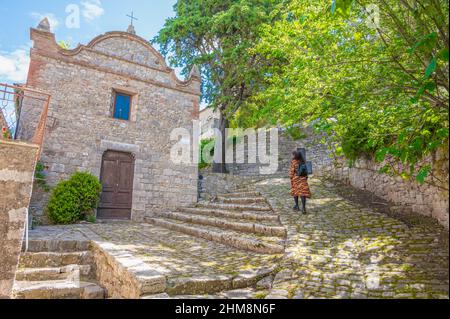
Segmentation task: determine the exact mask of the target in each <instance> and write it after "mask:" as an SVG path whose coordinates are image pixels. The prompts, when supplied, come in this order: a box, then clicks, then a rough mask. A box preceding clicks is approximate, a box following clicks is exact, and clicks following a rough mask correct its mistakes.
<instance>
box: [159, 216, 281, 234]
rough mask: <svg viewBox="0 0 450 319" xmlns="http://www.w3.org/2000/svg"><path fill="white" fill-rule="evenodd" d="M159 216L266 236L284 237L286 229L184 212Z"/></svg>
mask: <svg viewBox="0 0 450 319" xmlns="http://www.w3.org/2000/svg"><path fill="white" fill-rule="evenodd" d="M158 215H159V217H163V218H165V219H169V220H178V221H182V222H186V223H191V224H197V225H204V226H213V227H217V228H221V229H224V230H235V231H242V232H246V233H254V234H260V235H267V236H277V237H282V238H285V237H286V234H287V233H286V229H285V228H284V227H282V226H273V225H262V224H256V223H247V222H236V221H230V220H227V219H224V218H217V217H206V216H198V215H193V214H185V213H174V212H167V213H160V214H158Z"/></svg>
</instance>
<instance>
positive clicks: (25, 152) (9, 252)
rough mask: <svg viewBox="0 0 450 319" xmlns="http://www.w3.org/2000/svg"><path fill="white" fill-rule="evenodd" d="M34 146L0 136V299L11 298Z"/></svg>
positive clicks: (21, 237) (36, 148)
mask: <svg viewBox="0 0 450 319" xmlns="http://www.w3.org/2000/svg"><path fill="white" fill-rule="evenodd" d="M38 150H39V147H38V146H37V145H31V144H25V143H17V142H11V141H6V140H2V139H0V299H5V298H6V299H8V298H11V292H12V287H13V284H14V279H15V274H16V270H17V266H18V263H19V257H20V252H21V249H22V242H23V237H24V233H25V224H26V223H25V221H26V217H27V209H28V205H29V203H30V197H31V189H32V185H33V175H34V168H35V165H36V156H37V153H38Z"/></svg>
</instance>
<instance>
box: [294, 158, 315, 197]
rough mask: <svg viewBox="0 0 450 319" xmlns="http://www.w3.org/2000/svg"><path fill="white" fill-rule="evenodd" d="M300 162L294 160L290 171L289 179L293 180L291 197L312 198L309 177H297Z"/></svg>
mask: <svg viewBox="0 0 450 319" xmlns="http://www.w3.org/2000/svg"><path fill="white" fill-rule="evenodd" d="M299 163H300V161H298V160H292V162H291V167H290V169H289V178H290V179H291V195H292V196H294V197H295V196H299V197H303V196H304V197H307V198H311V191H310V190H309V185H308V177H303V176H297V168H298V164H299Z"/></svg>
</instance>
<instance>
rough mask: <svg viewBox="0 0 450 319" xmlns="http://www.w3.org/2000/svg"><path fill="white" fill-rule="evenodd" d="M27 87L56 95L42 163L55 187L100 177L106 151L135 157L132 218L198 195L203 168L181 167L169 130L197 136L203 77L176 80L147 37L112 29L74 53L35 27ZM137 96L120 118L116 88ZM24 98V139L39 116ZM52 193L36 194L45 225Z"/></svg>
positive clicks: (37, 211)
mask: <svg viewBox="0 0 450 319" xmlns="http://www.w3.org/2000/svg"><path fill="white" fill-rule="evenodd" d="M31 38H32V40H33V43H34V46H33V48H32V50H31V62H30V71H29V74H28V81H27V86H29V87H31V88H36V89H39V90H42V91H45V92H48V93H49V94H51V96H52V99H51V103H50V106H49V116H48V121H47V127H46V132H45V141H44V147H43V153H42V157H41V162H42V163H43V164H44V166H45V168H46V170H45V174H46V179H47V183H48V184H49V186H51V187H52V186H55V185H56V184H57V183H58V182H60V181H61V180H64V179H67V178H69V177H70V175H71V174H73V173H74V172H76V171H88V172H90V173H92V174H93V175H95V176H97V177H99V178H100V172H101V165H102V157H103V154H104V153H105V152H106V151H109V150H110V151H119V152H128V153H131V154H132V155H134V157H135V172H134V182H133V184H134V186H133V198H132V203H133V204H132V219H133V220H136V221H141V220H143V218H144V217H145V216H146V215H148V214H152V213H154V212H158V211H161V210H165V209H168V208H174V207H172V206H184V205H186V206H188V205H191V204H192V203H193V202H195V201H196V200H197V182H198V168H197V165H195V164H186V165H175V164H174V163H172V161H171V160H170V150H171V148H172V146H173V145H174V144H175V143H176V141H171V139H170V137H171V136H170V135H171V132H172V130H173V129H175V128H185V129H187V130H188V131H189V132H190V133H191V135H192V131H193V123H192V120H194V119H198V111H199V96H200V81H201V80H200V77H199V75H198V74H195V73H192V74H191V75H190V78H189V79H188V80H187V81H181V80H178V79H177V78H176V76H175V74H174V71H173V70H172V69H170V68H168V67H167V65H166V64H165V61H164V59H163V58H162V56H161V55H160V54H159V53H158V52H157V51H156V50H155V49H153V48H152V47H151V46H150V44H149V43H148V41H146V40H144V39H142V38H140V37H138V36H136V35H133V34H129V33H125V32H109V33H106V34H104V35H101V36H99V37H97V38H95V39H94V40H92V41H91V42H90V43H89V44H88V45H86V46H84V45H82V46H79V47H78V48H76V49H74V50H64V49H61V48H60V47H59V46H58V45H57V44H56V41H55V36H54V34H52V33H50V32H48V31H46V30H41V29H32V30H31ZM115 91H118V92H124V93H128V94H130V95H132V96H133V98H132V106H131V116H130V121H122V120H117V119H114V118H113V116H112V114H113V108H114V105H113V104H114V103H113V102H114V101H113V100H114V99H113V96H114V92H115ZM27 109H32V106H31V105H27V103H26V101H24V105H23V106H22V113H24V111H25V114H23V116H21V121H20V123H19V138H22V135H24V136H25V135H27V134H28V133H27V132H28V131H29V130H28V129H27V127H33V125H32V124H33V120H37V119H38V118H37V117H36V115H35V114H34V113H31V112H33V111H30V112H27ZM47 195H48V194H45V193H42V192H40V191H39V190H38V191H36V192H35V193H34V194H33V199H32V204H31V210H32V213H33V215H34V216H35V217H37V218H36V219H38V220H41V221H43V222H45V219H44V218H42V216H43V209H44V206H45V204H46V201H47Z"/></svg>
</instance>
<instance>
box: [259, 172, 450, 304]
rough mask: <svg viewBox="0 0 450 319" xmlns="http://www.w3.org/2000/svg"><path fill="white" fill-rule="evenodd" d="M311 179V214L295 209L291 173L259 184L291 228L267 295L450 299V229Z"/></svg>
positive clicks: (282, 296)
mask: <svg viewBox="0 0 450 319" xmlns="http://www.w3.org/2000/svg"><path fill="white" fill-rule="evenodd" d="M310 184H311V187H312V192H313V199H312V200H310V201H309V202H308V207H309V210H308V214H307V215H301V214H300V213H298V212H294V211H293V210H292V206H293V201H292V198H291V197H290V196H289V180H288V179H285V178H274V179H267V180H263V181H260V182H258V183H257V184H255V186H256V187H257V189H258V190H259V191H261V192H262V193H263V194H264V195H265V196H266V197H267V198H268V199H269V201H270V203H271V204H272V206H273V207H274V208H275V209H276V210H277V212H279V213H280V215H281V222H282V224H283V225H284V226H286V227H287V229H288V240H287V243H286V254H285V257H284V259H283V261H282V263H281V265H280V272H278V274H277V275H276V276H275V278H274V281H273V284H272V288H271V289H270V291H268V295H267V298H296V299H304V298H448V291H449V280H448V278H449V277H448V266H449V265H448V257H449V256H448V255H449V251H448V232H446V231H445V230H443V228H441V227H440V226H438V225H432V226H430V225H429V224H427V225H424V226H421V225H415V226H408V225H406V224H405V223H403V222H402V221H400V220H397V219H395V218H391V217H389V216H387V215H384V214H380V213H376V212H374V211H372V210H371V209H368V208H364V207H362V206H361V205H358V204H355V203H353V202H350V201H348V200H345V199H343V198H342V197H340V196H338V195H337V192H336V189H335V188H334V186H333V185H331V184H330V185H328V184H327V183H323V182H321V181H319V180H317V179H312V180H311V181H310ZM445 238H447V240H445Z"/></svg>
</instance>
